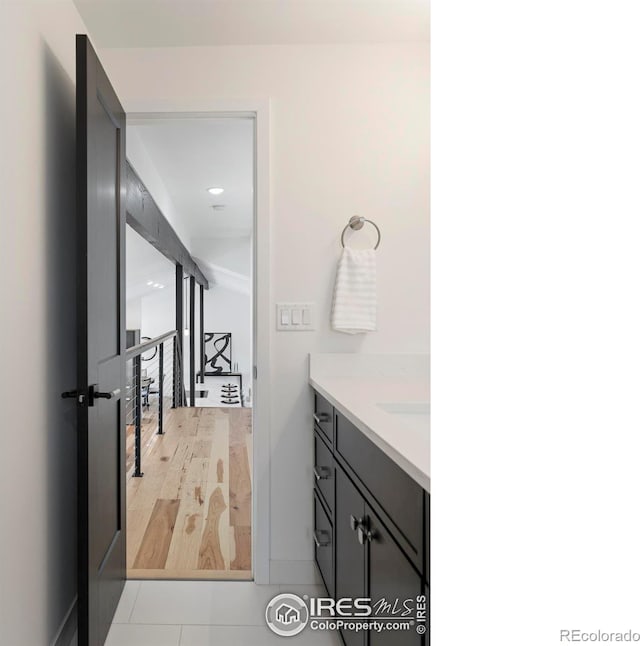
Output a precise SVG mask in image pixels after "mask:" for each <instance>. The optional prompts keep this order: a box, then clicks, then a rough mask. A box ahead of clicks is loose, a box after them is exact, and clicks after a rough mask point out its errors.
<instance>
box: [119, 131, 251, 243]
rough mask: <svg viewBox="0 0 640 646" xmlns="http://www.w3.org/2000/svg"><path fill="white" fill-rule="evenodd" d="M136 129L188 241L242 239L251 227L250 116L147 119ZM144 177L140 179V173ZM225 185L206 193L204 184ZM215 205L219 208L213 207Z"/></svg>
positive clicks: (247, 234)
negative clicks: (213, 191)
mask: <svg viewBox="0 0 640 646" xmlns="http://www.w3.org/2000/svg"><path fill="white" fill-rule="evenodd" d="M133 123H134V124H136V125H128V126H127V130H129V129H131V130H134V131H135V132H136V134H137V135H138V136H139V138H140V141H141V142H142V144H143V146H144V148H145V149H146V151H147V153H148V154H149V158H150V159H151V160H152V161H153V165H154V166H155V169H156V170H157V171H158V174H159V175H160V177H161V178H162V181H163V183H164V185H165V188H166V189H167V192H168V193H169V195H170V196H171V201H172V202H173V206H174V207H175V210H176V213H178V214H179V215H180V218H181V221H182V223H183V224H184V227H183V229H184V230H185V231H186V232H187V234H188V235H189V238H190V240H185V241H184V242H185V244H186V245H187V247H191V242H192V241H194V240H198V239H201V238H221V237H223V238H224V237H227V238H229V237H243V236H244V237H246V236H250V235H251V231H252V229H253V120H252V119H243V118H215V119H149V120H142V121H134V122H133ZM142 180H143V181H144V177H142ZM212 187H219V188H223V189H224V193H222V194H221V195H217V196H214V195H211V194H210V193H209V192H208V190H207V189H208V188H212ZM213 205H216V206H218V207H221V208H218V209H214V208H213Z"/></svg>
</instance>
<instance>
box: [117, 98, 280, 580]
mask: <svg viewBox="0 0 640 646" xmlns="http://www.w3.org/2000/svg"><path fill="white" fill-rule="evenodd" d="M224 117H227V118H229V117H236V118H238V117H240V118H242V117H245V118H251V119H253V122H254V157H253V168H254V184H253V185H254V193H253V195H254V208H253V218H254V222H253V225H254V226H253V263H252V264H253V267H252V271H253V284H252V288H253V303H252V309H253V311H252V319H253V364H254V373H253V388H252V394H253V496H252V505H253V510H252V512H253V513H252V527H251V542H252V545H251V557H252V566H253V577H254V581H255V582H256V583H260V584H267V583H269V578H270V574H269V561H270V538H271V527H270V522H269V521H270V518H271V514H270V503H271V475H270V468H271V460H270V452H271V440H270V435H271V432H270V430H271V429H270V422H271V411H270V398H269V385H270V381H271V360H270V359H271V334H270V328H271V326H270V323H271V315H270V304H271V291H270V290H271V263H270V260H269V253H270V247H271V227H270V225H269V133H270V126H269V100H268V99H260V100H247V101H215V102H213V105H211V102H208V104H207V105H206V106H202V109H201V110H193V107H192V106H191V105H189V106H185V105H178V104H177V103H176V104H175V105H166V104H165V105H163V106H162V110H161V111H158V110H157V108H156V107H155V106H152V105H149V106H147V105H141V104H139V103H138V104H137V105H135V111H127V124H128V125H136V124H140V123H148V122H149V121H150V120H153V121H156V122H157V121H159V120H175V119H214V118H224Z"/></svg>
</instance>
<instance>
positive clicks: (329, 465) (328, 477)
mask: <svg viewBox="0 0 640 646" xmlns="http://www.w3.org/2000/svg"><path fill="white" fill-rule="evenodd" d="M314 441H315V456H316V457H315V465H314V467H313V475H314V479H315V484H316V489H317V490H318V491H319V492H320V494H321V496H322V498H323V500H324V503H325V505H326V506H327V509H328V510H329V512H330V514H331V515H333V510H334V499H335V487H336V469H335V463H334V461H333V454H332V453H331V449H329V447H328V446H327V445H326V444H325V443H324V440H323V439H322V438H321V437H320V434H319V433H318V432H316V433H314Z"/></svg>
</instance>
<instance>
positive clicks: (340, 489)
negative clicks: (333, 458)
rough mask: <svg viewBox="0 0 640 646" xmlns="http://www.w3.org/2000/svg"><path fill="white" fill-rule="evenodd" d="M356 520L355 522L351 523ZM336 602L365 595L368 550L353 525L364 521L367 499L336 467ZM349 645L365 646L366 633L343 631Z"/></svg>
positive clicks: (345, 641) (345, 640) (343, 636)
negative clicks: (366, 553)
mask: <svg viewBox="0 0 640 646" xmlns="http://www.w3.org/2000/svg"><path fill="white" fill-rule="evenodd" d="M352 517H353V519H354V520H353V521H352ZM334 519H335V543H336V560H335V564H336V570H335V590H336V599H342V598H344V597H350V598H356V597H364V596H366V595H365V578H364V577H365V548H364V546H363V545H361V544H360V543H359V542H358V536H357V532H356V529H354V528H353V522H354V521H355V522H358V521H362V520H363V519H364V499H363V498H362V496H361V495H360V493H359V492H358V490H357V489H356V488H355V487H354V486H353V483H352V482H351V480H349V478H348V477H347V476H346V475H345V473H344V471H343V470H342V469H341V468H339V467H338V468H336V510H335V516H334ZM342 638H343V639H344V643H345V644H346V646H363V645H364V643H365V641H364V640H365V635H364V633H363V632H350V631H346V630H345V631H342Z"/></svg>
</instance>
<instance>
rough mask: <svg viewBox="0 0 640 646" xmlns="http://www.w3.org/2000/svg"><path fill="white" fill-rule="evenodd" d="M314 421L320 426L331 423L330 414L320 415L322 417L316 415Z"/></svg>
mask: <svg viewBox="0 0 640 646" xmlns="http://www.w3.org/2000/svg"><path fill="white" fill-rule="evenodd" d="M313 419H315V420H316V424H317V425H318V426H320V425H321V424H324V423H325V422H328V421H329V414H328V413H320V415H317V414H316V413H314V414H313Z"/></svg>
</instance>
